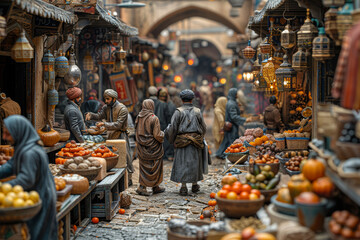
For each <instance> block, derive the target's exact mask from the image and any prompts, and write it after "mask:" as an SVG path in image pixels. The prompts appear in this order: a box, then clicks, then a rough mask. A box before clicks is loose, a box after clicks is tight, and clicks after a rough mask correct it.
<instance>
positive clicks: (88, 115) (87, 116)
mask: <svg viewBox="0 0 360 240" xmlns="http://www.w3.org/2000/svg"><path fill="white" fill-rule="evenodd" d="M89 120H91V114H90V113H87V114H86V115H85V121H89Z"/></svg>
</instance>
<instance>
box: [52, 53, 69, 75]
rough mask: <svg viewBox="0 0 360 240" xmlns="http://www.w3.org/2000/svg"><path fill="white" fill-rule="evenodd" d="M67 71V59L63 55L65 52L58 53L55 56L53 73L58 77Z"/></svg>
mask: <svg viewBox="0 0 360 240" xmlns="http://www.w3.org/2000/svg"><path fill="white" fill-rule="evenodd" d="M68 72H69V60H68V59H67V58H66V57H65V53H63V52H61V51H60V53H59V55H58V57H57V58H55V74H56V76H58V77H64V76H65V75H66V74H67V73H68Z"/></svg>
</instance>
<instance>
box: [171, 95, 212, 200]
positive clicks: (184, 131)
mask: <svg viewBox="0 0 360 240" xmlns="http://www.w3.org/2000/svg"><path fill="white" fill-rule="evenodd" d="M194 97H195V94H194V92H193V91H191V90H189V89H186V90H183V91H181V92H180V98H181V99H182V101H183V106H182V107H180V108H177V109H176V111H175V113H174V115H173V116H172V119H171V124H170V125H169V126H168V127H167V128H166V130H165V136H166V138H167V139H168V140H169V142H170V143H171V144H173V145H174V147H175V156H174V163H173V168H172V171H171V178H170V180H171V181H174V182H178V183H181V184H182V185H181V188H180V195H182V196H185V195H187V193H188V189H187V187H186V183H192V192H194V193H196V192H198V191H199V190H200V186H199V185H198V183H197V182H198V181H200V180H202V179H203V173H204V171H205V168H206V167H207V161H208V159H207V156H206V157H205V154H204V146H205V145H204V135H205V132H206V125H205V122H204V119H203V117H202V115H201V111H200V109H199V108H197V107H194V106H193V104H192V100H193V99H194ZM206 151H207V149H206ZM205 158H206V159H205ZM205 164H206V165H205Z"/></svg>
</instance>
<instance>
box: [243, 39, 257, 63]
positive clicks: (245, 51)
mask: <svg viewBox="0 0 360 240" xmlns="http://www.w3.org/2000/svg"><path fill="white" fill-rule="evenodd" d="M255 52H256V51H255V50H254V49H253V48H252V47H251V41H250V40H249V42H248V46H247V47H246V48H245V49H243V50H242V53H243V55H244V58H247V59H251V58H253V57H254V56H255Z"/></svg>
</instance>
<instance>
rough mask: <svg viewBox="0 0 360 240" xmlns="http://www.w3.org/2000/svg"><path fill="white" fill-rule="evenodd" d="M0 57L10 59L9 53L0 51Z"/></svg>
mask: <svg viewBox="0 0 360 240" xmlns="http://www.w3.org/2000/svg"><path fill="white" fill-rule="evenodd" d="M0 56H7V57H11V52H8V51H0Z"/></svg>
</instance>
